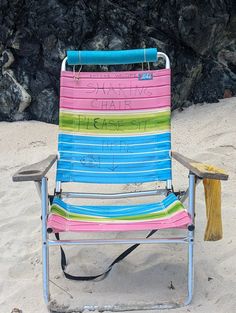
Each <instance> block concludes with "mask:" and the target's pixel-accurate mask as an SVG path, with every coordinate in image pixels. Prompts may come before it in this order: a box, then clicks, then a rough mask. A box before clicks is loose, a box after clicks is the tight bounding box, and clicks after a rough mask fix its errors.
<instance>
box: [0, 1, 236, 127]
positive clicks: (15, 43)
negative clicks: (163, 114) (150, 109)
mask: <svg viewBox="0 0 236 313" xmlns="http://www.w3.org/2000/svg"><path fill="white" fill-rule="evenodd" d="M140 47H158V49H159V50H161V51H163V52H166V53H167V54H168V55H169V57H170V60H171V64H172V72H173V76H172V77H173V78H172V79H173V88H172V91H173V96H172V108H173V109H176V108H182V107H184V106H188V105H191V104H192V103H197V102H204V101H207V102H214V101H217V100H218V99H220V98H223V97H224V96H225V97H228V96H234V95H235V94H236V2H235V0H208V1H207V0H205V1H194V0H169V1H166V0H142V1H138V0H130V1H122V0H96V1H94V0H86V1H85V0H41V1H37V0H27V1H25V0H0V120H8V121H14V120H20V119H37V120H41V121H46V122H52V123H57V122H58V95H59V73H60V65H61V61H62V59H63V58H64V57H65V54H66V50H67V49H77V50H78V49H81V50H86V49H89V50H91V49H102V50H109V49H130V48H131V49H132V48H140Z"/></svg>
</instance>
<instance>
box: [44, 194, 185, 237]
mask: <svg viewBox="0 0 236 313" xmlns="http://www.w3.org/2000/svg"><path fill="white" fill-rule="evenodd" d="M190 223H191V218H190V216H189V214H188V212H187V210H185V209H184V207H183V204H182V203H181V202H180V201H179V200H178V198H177V197H176V196H175V195H174V194H173V193H171V194H169V195H168V196H167V197H166V198H165V199H164V200H162V201H161V202H155V203H145V204H135V205H129V206H128V205H116V206H78V205H72V204H68V203H66V202H64V201H63V200H62V199H60V198H54V201H53V204H52V206H51V210H50V214H49V217H48V224H47V227H48V228H51V229H52V230H53V232H65V231H68V232H84V231H89V232H93V231H132V230H149V229H165V228H186V227H187V226H188V225H189V224H190Z"/></svg>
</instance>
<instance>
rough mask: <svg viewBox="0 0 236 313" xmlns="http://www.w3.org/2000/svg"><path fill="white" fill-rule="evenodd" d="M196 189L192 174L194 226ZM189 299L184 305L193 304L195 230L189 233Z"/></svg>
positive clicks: (189, 209)
mask: <svg viewBox="0 0 236 313" xmlns="http://www.w3.org/2000/svg"><path fill="white" fill-rule="evenodd" d="M195 187H196V178H195V175H194V174H192V173H191V172H190V173H189V203H188V204H189V205H188V212H189V214H190V215H191V217H192V222H193V225H194V215H195ZM188 239H189V243H188V297H187V299H186V300H185V302H184V304H185V305H188V304H190V303H191V301H192V298H193V285H194V265H193V244H194V228H193V229H192V230H189V231H188Z"/></svg>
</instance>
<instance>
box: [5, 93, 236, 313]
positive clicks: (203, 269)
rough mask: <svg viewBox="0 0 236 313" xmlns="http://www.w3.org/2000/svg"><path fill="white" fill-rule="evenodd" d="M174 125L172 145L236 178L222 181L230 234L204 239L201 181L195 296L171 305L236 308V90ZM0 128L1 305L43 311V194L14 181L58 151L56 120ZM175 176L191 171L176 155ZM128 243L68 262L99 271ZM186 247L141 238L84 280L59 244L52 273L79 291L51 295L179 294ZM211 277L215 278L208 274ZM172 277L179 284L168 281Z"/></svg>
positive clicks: (99, 298)
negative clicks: (101, 275)
mask: <svg viewBox="0 0 236 313" xmlns="http://www.w3.org/2000/svg"><path fill="white" fill-rule="evenodd" d="M172 126H173V150H178V151H179V152H181V153H184V154H186V155H187V156H189V157H192V158H194V159H196V160H201V161H204V162H207V163H212V164H214V165H216V166H219V167H222V168H225V169H226V171H228V173H229V174H230V180H229V181H228V182H223V184H222V187H223V188H222V189H223V195H222V198H223V203H222V211H223V225H224V238H223V240H221V241H218V242H204V241H203V235H204V228H205V222H206V220H205V207H204V197H203V188H202V186H201V185H200V186H199V187H198V192H197V201H196V204H197V208H196V212H197V217H196V245H195V294H194V299H193V303H192V304H191V305H190V306H188V307H186V308H181V309H177V310H174V311H173V310H172V311H165V312H179V313H180V312H194V313H205V312H209V313H213V312H216V311H217V312H218V313H221V312H222V313H223V312H224V313H225V312H226V313H228V312H230V313H233V312H236V265H235V264H236V262H235V257H236V242H235V239H236V238H235V223H236V194H235V192H236V183H235V174H236V173H235V172H236V98H231V99H227V100H223V101H221V102H220V103H217V104H206V105H204V106H199V105H197V106H193V107H191V108H188V109H186V110H184V111H183V112H182V113H178V112H174V114H173V120H172ZM0 132H1V137H0V149H1V150H0V151H1V154H0V168H1V176H0V203H1V206H0V208H1V213H2V214H1V219H0V234H1V236H0V249H1V250H0V313H10V312H11V311H12V309H13V308H14V307H16V308H19V309H21V310H22V311H23V313H44V312H47V310H46V307H45V305H44V303H43V297H42V283H41V232H40V229H41V228H40V226H41V222H40V215H41V213H40V201H39V197H38V195H37V193H36V188H35V186H34V184H33V183H13V182H12V180H11V176H12V174H13V173H14V172H15V171H16V170H18V169H19V168H20V167H22V166H24V165H26V164H29V163H33V162H37V161H39V160H41V159H42V158H44V157H47V155H48V154H50V153H55V152H56V138H57V126H54V125H49V124H44V123H39V122H18V123H11V124H10V123H4V122H2V123H1V124H0ZM54 173H55V170H53V171H52V172H51V173H50V175H49V177H50V178H51V179H50V189H51V190H52V189H53V187H54V186H53V181H54ZM174 183H175V184H174V185H175V188H176V189H178V188H181V189H183V188H185V187H186V186H187V171H186V170H185V169H183V168H182V167H181V166H179V165H176V164H175V163H174ZM110 236H114V234H111V235H110ZM120 236H125V235H124V234H121V235H120ZM143 236H144V234H143ZM123 249H124V246H123V247H122V246H121V247H119V246H116V247H111V246H109V247H107V248H104V247H103V248H102V247H100V248H99V247H96V248H91V247H90V248H86V247H83V248H80V249H79V251H78V249H75V250H74V251H73V252H72V251H71V250H70V251H69V255H70V256H71V259H70V265H69V266H68V270H71V272H72V271H73V273H81V274H89V273H97V272H100V271H102V269H104V268H105V267H106V266H107V265H109V263H110V261H111V260H113V258H114V257H115V256H117V255H118V253H120V252H121V251H122V250H123ZM182 251H183V250H182V249H181V248H179V247H176V246H161V247H159V246H153V245H151V246H141V247H139V248H138V249H137V250H136V251H135V252H134V253H133V254H132V255H130V256H129V257H128V258H127V259H126V260H125V261H123V262H122V263H120V264H119V265H117V266H116V267H115V268H114V270H113V272H112V273H111V274H110V275H109V277H108V278H107V279H106V280H104V281H102V282H96V283H95V282H92V283H86V282H83V283H80V282H71V281H67V280H65V279H64V278H63V275H62V274H61V270H60V266H59V251H58V249H57V248H55V249H52V253H51V267H52V275H51V279H52V280H53V281H55V282H56V283H57V284H59V285H60V286H62V287H63V288H66V290H68V291H69V292H70V293H71V294H72V296H73V299H70V298H69V296H68V295H67V294H66V293H64V292H62V291H61V290H60V289H58V288H56V287H55V286H52V288H51V292H52V298H53V299H56V300H57V302H58V303H64V304H70V303H71V306H72V307H76V306H77V307H78V306H79V305H80V303H98V304H99V303H105V302H113V303H121V302H129V303H131V302H135V301H144V302H145V301H147V302H154V301H157V302H158V300H164V299H168V298H169V299H177V298H178V299H179V298H180V297H181V296H183V295H184V292H185V282H186V280H185V276H184V271H185V263H184V262H185V258H184V257H183V256H185V255H181V253H180V252H182ZM167 252H169V254H168V253H167ZM79 257H80V258H79ZM72 264H74V265H72ZM209 277H211V278H212V279H211V280H209V281H208V278H209ZM170 281H172V282H173V285H174V286H175V290H170V289H169V288H168V285H169V284H170Z"/></svg>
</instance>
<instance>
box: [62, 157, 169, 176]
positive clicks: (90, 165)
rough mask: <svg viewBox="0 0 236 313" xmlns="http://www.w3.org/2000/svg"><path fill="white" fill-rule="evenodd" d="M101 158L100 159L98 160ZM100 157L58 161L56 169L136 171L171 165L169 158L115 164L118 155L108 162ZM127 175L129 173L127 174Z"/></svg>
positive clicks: (158, 168) (157, 168)
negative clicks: (78, 160)
mask: <svg viewBox="0 0 236 313" xmlns="http://www.w3.org/2000/svg"><path fill="white" fill-rule="evenodd" d="M100 160H101V161H100ZM101 162H102V158H101V159H100V158H99V159H96V158H91V157H90V158H87V159H81V161H80V162H71V161H62V160H59V161H58V165H57V169H58V170H68V169H69V170H73V171H87V172H91V171H92V172H94V171H96V172H111V171H112V172H115V173H119V172H130V173H132V172H137V171H140V170H142V171H149V170H155V169H156V170H161V169H164V168H170V167H171V160H170V159H168V160H166V161H160V162H148V163H132V160H130V162H129V163H128V164H117V163H116V162H119V157H118V158H117V160H115V159H113V162H112V158H111V162H110V163H105V164H104V163H101ZM127 175H129V174H127Z"/></svg>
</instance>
